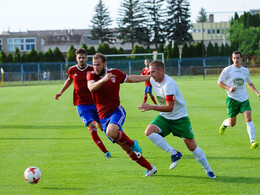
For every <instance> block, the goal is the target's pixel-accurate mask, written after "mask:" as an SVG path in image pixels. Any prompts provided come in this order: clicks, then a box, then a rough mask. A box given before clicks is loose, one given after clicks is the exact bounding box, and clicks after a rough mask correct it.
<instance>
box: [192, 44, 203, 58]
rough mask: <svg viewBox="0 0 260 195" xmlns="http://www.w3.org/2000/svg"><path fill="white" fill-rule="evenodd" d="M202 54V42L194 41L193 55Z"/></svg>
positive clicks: (199, 55) (198, 55)
mask: <svg viewBox="0 0 260 195" xmlns="http://www.w3.org/2000/svg"><path fill="white" fill-rule="evenodd" d="M201 56H202V44H201V42H196V43H195V45H194V51H193V57H201Z"/></svg>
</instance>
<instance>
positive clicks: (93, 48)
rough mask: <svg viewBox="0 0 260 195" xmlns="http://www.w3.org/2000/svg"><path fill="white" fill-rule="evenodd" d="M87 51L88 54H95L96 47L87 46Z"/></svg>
mask: <svg viewBox="0 0 260 195" xmlns="http://www.w3.org/2000/svg"><path fill="white" fill-rule="evenodd" d="M87 51H88V55H95V53H96V49H95V47H93V46H91V47H89V48H88V50H87ZM75 57H76V56H75Z"/></svg>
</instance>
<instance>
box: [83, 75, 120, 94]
mask: <svg viewBox="0 0 260 195" xmlns="http://www.w3.org/2000/svg"><path fill="white" fill-rule="evenodd" d="M113 77H116V76H115V75H113V74H112V73H107V74H106V76H104V77H103V78H102V79H100V80H98V81H96V82H95V81H94V80H90V81H88V89H89V91H90V92H94V91H97V90H98V89H99V88H100V87H101V86H102V85H103V84H104V83H105V82H107V81H109V80H110V79H111V78H113Z"/></svg>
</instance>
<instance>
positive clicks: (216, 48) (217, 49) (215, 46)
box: [214, 43, 219, 56]
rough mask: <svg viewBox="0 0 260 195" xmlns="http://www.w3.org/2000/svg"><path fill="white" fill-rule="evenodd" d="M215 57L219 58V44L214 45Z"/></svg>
mask: <svg viewBox="0 0 260 195" xmlns="http://www.w3.org/2000/svg"><path fill="white" fill-rule="evenodd" d="M214 56H219V46H218V44H217V43H215V44H214Z"/></svg>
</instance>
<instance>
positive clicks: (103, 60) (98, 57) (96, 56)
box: [93, 53, 107, 62]
mask: <svg viewBox="0 0 260 195" xmlns="http://www.w3.org/2000/svg"><path fill="white" fill-rule="evenodd" d="M94 59H95V60H97V59H101V60H102V62H106V61H107V58H106V56H105V55H104V54H102V53H96V54H95V55H94V56H93V60H94Z"/></svg>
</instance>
